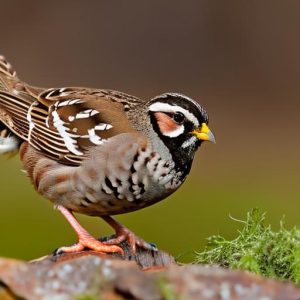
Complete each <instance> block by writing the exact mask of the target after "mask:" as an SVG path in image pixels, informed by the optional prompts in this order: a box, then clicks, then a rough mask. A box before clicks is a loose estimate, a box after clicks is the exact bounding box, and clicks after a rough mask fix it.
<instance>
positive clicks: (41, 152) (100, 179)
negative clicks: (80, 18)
mask: <svg viewBox="0 0 300 300" xmlns="http://www.w3.org/2000/svg"><path fill="white" fill-rule="evenodd" d="M203 141H212V142H214V141H215V139H214V136H213V134H212V132H211V131H210V129H209V128H208V115H207V113H206V111H205V110H204V108H203V107H202V106H201V105H200V104H198V103H197V102H196V101H194V100H193V99H191V98H189V97H187V96H185V95H182V94H179V93H164V94H162V95H159V96H157V97H154V98H153V99H150V100H149V101H144V100H141V99H139V98H136V97H133V96H130V95H127V94H125V93H121V92H118V91H114V90H107V89H91V88H82V87H64V88H48V89H43V88H37V87H33V86H30V85H28V84H26V83H24V82H23V81H21V80H20V79H19V78H18V77H17V74H16V72H15V71H14V69H13V68H12V66H11V65H10V63H9V62H7V60H6V59H5V58H4V57H3V56H0V153H12V152H15V151H19V154H20V159H21V160H22V162H23V165H24V170H25V171H26V173H27V175H28V177H29V178H30V180H31V182H32V184H33V186H34V188H35V189H36V191H37V192H38V193H39V194H41V195H42V196H44V197H45V198H47V199H49V200H50V201H51V202H52V203H53V204H54V206H55V208H57V209H58V210H59V211H60V212H61V213H62V214H63V215H64V217H65V218H66V219H67V221H68V222H69V223H70V225H71V226H72V227H73V229H74V231H75V232H76V234H77V236H78V242H77V243H76V244H74V245H72V246H67V247H61V248H60V251H62V252H77V251H82V250H83V249H85V248H87V249H91V250H94V251H98V252H103V253H113V252H118V253H121V254H122V253H123V249H122V248H121V247H120V245H119V244H120V243H121V242H123V241H125V240H126V241H127V242H128V243H129V244H130V247H131V249H132V251H133V252H134V253H136V247H137V246H138V247H142V248H146V249H153V246H152V245H151V244H149V243H146V242H145V241H143V240H142V239H140V238H139V237H137V236H136V235H135V234H134V233H133V232H131V231H130V230H129V229H127V228H126V227H125V226H123V225H122V224H120V223H118V222H117V221H116V220H115V219H114V218H113V217H111V216H112V215H117V214H123V213H127V212H131V211H135V210H138V209H141V208H144V207H146V206H149V205H152V204H154V203H156V202H158V201H160V200H163V199H165V198H166V197H167V196H169V195H170V194H172V193H173V192H175V191H176V190H177V189H178V188H179V186H181V184H182V183H183V182H184V181H185V179H186V177H187V175H188V174H189V172H190V169H191V165H192V162H193V159H194V155H195V152H196V150H197V149H198V148H199V146H200V145H201V143H202V142H203ZM73 212H75V213H81V214H85V215H90V216H98V217H101V218H102V219H103V220H104V221H106V222H107V223H108V224H109V225H110V226H111V227H112V228H114V230H115V232H116V234H115V237H114V238H111V239H110V240H108V241H102V242H101V241H99V240H97V239H96V238H94V237H92V236H91V235H90V234H89V233H88V232H87V231H86V230H85V229H84V228H83V227H82V226H81V225H80V224H79V222H78V221H77V219H76V218H75V216H74V215H73Z"/></svg>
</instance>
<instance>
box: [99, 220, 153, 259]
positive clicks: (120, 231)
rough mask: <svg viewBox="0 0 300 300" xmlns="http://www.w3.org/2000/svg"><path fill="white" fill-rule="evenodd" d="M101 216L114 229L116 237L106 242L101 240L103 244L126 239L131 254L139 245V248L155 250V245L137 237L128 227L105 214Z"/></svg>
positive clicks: (112, 243) (134, 252)
mask: <svg viewBox="0 0 300 300" xmlns="http://www.w3.org/2000/svg"><path fill="white" fill-rule="evenodd" d="M101 218H102V219H103V220H104V221H105V222H106V223H108V224H109V225H110V226H111V227H112V228H114V229H115V231H116V237H115V238H112V239H110V240H108V241H106V242H103V243H104V244H105V245H117V244H120V243H122V242H123V241H125V240H126V241H127V242H128V243H129V245H130V248H131V251H132V252H133V254H136V246H139V247H140V248H143V249H146V250H154V251H156V250H157V248H156V246H155V245H153V244H150V243H147V242H145V241H144V240H142V239H141V238H139V237H137V236H136V235H135V234H134V233H133V232H132V231H130V230H129V229H128V228H126V227H125V226H123V225H122V224H121V223H119V222H118V221H116V220H115V219H113V218H112V217H110V216H105V217H101Z"/></svg>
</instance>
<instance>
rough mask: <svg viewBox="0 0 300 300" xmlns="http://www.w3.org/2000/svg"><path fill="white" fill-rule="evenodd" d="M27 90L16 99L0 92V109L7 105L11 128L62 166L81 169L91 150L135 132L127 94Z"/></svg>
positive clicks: (67, 90) (16, 96)
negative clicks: (129, 113) (127, 106)
mask: <svg viewBox="0 0 300 300" xmlns="http://www.w3.org/2000/svg"><path fill="white" fill-rule="evenodd" d="M24 90H25V91H20V92H19V93H18V94H16V95H13V94H11V93H7V92H1V91H0V107H1V106H3V105H4V106H5V109H6V111H7V112H8V113H9V114H11V115H13V126H9V127H10V128H11V129H12V130H13V131H14V132H15V133H16V134H17V135H19V136H20V137H21V138H23V139H25V140H27V141H28V142H29V143H30V144H31V145H32V146H34V147H35V148H36V149H38V150H39V151H41V152H43V153H44V154H45V155H47V156H49V157H51V158H52V159H55V160H57V161H60V162H61V163H64V164H70V165H79V164H80V163H81V161H82V160H83V159H84V158H85V154H86V152H87V150H88V149H89V148H90V147H91V146H101V144H103V143H105V141H106V140H107V139H109V138H110V137H112V136H114V135H117V134H120V133H124V132H130V131H132V130H133V129H132V127H131V125H130V123H129V121H128V119H127V116H126V115H125V111H124V107H125V104H124V102H126V99H127V98H126V96H127V95H126V94H121V93H117V92H113V91H107V90H89V89H84V88H62V89H49V90H46V91H44V92H42V93H41V94H39V95H37V93H38V92H39V91H40V90H39V89H36V88H31V87H28V86H25V88H24ZM115 94H118V96H119V97H117V98H116V97H115ZM120 95H121V96H120ZM129 97H130V96H129ZM28 98H30V99H31V100H30V105H28ZM32 99H35V100H34V101H32ZM133 99H135V100H136V103H138V102H139V101H138V99H137V98H133ZM12 127H13V128H12Z"/></svg>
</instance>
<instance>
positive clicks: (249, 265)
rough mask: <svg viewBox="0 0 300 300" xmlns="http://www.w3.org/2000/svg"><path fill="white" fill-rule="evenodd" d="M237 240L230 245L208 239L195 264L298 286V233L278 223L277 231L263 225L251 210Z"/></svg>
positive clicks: (260, 216)
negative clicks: (258, 275)
mask: <svg viewBox="0 0 300 300" xmlns="http://www.w3.org/2000/svg"><path fill="white" fill-rule="evenodd" d="M240 222H242V223H243V224H244V226H243V228H242V229H241V230H240V231H239V234H238V236H237V237H236V238H235V239H234V240H232V241H230V240H226V239H225V238H224V237H222V236H211V237H210V238H208V245H207V247H206V249H205V250H204V251H203V252H201V253H197V258H196V262H197V263H205V264H217V265H220V266H222V267H227V268H232V269H241V270H248V271H251V272H253V273H256V274H260V275H263V276H266V277H270V278H276V279H284V280H291V281H293V282H295V283H300V230H298V229H297V228H292V229H291V230H287V229H286V228H285V227H284V221H283V220H281V222H280V228H279V230H278V231H273V230H272V229H271V226H270V225H267V226H266V225H265V214H264V213H261V212H260V211H259V210H258V209H253V210H252V211H251V212H249V213H248V214H247V219H246V221H240Z"/></svg>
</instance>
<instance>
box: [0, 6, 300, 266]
mask: <svg viewBox="0 0 300 300" xmlns="http://www.w3.org/2000/svg"><path fill="white" fill-rule="evenodd" d="M299 29H300V2H299V1H297V0H295V1H291V0H284V1H282V0H281V1H276V0H266V1H261V0H253V1H241V0H239V1H238V0H237V1H230V0H228V1H214V0H205V1H204V0H195V1H179V0H178V1H177V0H176V1H175V0H173V1H159V0H156V1H147V2H146V1H140V0H139V1H137V0H134V1H124V0H123V1H100V0H98V1H96V0H93V1H92V0H90V1H77V2H76V1H67V0H62V1H33V0H26V1H21V0H19V1H17V0H2V1H1V5H0V41H1V42H0V52H1V53H2V54H4V55H5V56H6V57H7V58H8V60H10V61H11V63H12V64H13V65H14V67H15V68H16V70H17V72H18V74H19V77H21V78H22V79H23V80H25V81H27V82H29V83H31V84H33V85H36V86H45V87H58V86H59V87H60V86H68V85H69V86H91V87H99V88H111V89H116V90H120V91H124V92H127V93H129V94H133V95H136V96H139V97H142V98H150V97H153V96H155V95H157V94H160V93H162V92H166V91H177V92H182V93H185V94H187V95H189V96H191V97H193V98H195V99H197V100H199V101H200V102H201V103H202V104H203V105H204V106H205V107H206V109H207V110H208V112H209V114H210V127H211V129H212V130H213V131H214V133H215V135H216V137H217V144H216V145H211V144H205V145H203V147H202V148H201V149H200V151H199V152H198V155H197V157H196V160H195V162H194V166H193V170H192V174H191V175H190V176H189V179H188V180H187V182H186V183H185V185H184V186H183V187H182V188H181V189H180V190H179V191H178V192H177V193H175V194H174V195H172V196H171V197H170V198H168V200H165V201H163V202H161V203H159V204H157V205H155V206H153V207H150V208H147V209H145V210H142V211H138V212H135V213H131V214H128V215H123V216H120V217H118V218H119V220H121V221H122V222H123V223H124V224H126V225H127V226H128V227H130V228H131V229H133V230H134V231H135V232H136V233H137V234H139V235H140V236H142V237H144V238H145V239H146V240H149V241H153V242H155V243H157V245H158V246H159V247H160V248H163V249H166V250H168V251H170V252H171V253H172V254H174V255H176V256H178V257H180V259H182V260H187V259H189V258H190V257H191V256H192V255H193V251H194V250H200V249H202V248H203V246H204V244H205V238H206V237H207V236H209V235H211V234H217V233H221V234H225V235H226V236H227V237H231V236H234V234H235V232H236V229H237V228H238V226H239V225H238V224H236V223H234V222H232V221H230V220H229V218H228V216H229V215H230V214H231V215H232V216H234V217H236V218H243V217H244V216H245V214H246V212H247V211H248V210H249V209H251V208H252V207H255V206H257V207H260V208H261V209H262V210H265V211H267V212H268V216H269V221H270V222H271V223H272V224H274V225H275V226H278V221H279V219H280V218H281V216H282V215H283V214H285V215H286V222H287V226H292V225H298V226H300V218H299V215H300V199H299V195H300V186H299V178H300V174H299V169H300V156H299V149H300V139H299V125H300V120H299V113H300V102H299V96H300V87H299V75H300V60H299V53H300V39H299ZM0 163H1V171H0V179H1V200H0V203H1V210H0V255H1V256H14V257H20V258H27V259H28V258H34V257H37V256H39V255H43V254H46V253H48V252H50V251H52V250H53V249H55V248H57V247H59V246H61V245H66V244H70V243H72V242H73V241H75V236H74V234H73V233H72V231H71V229H70V227H69V225H68V224H67V223H66V221H65V220H63V218H62V217H61V216H60V215H59V214H58V213H57V212H55V211H54V210H53V209H52V206H51V204H50V203H49V202H48V201H46V200H45V199H42V198H41V197H40V196H38V195H37V194H36V193H35V192H34V190H33V189H32V187H30V184H29V181H28V180H27V179H26V176H25V175H24V174H23V173H21V172H20V168H21V164H20V163H19V160H18V157H16V158H14V159H13V160H7V159H6V158H3V157H1V158H0ZM80 220H81V221H82V223H83V224H84V226H85V227H87V228H88V229H89V230H90V231H91V232H92V233H93V234H94V235H96V236H99V235H104V234H109V233H111V230H110V229H109V228H108V227H107V226H106V225H104V223H103V222H102V221H100V220H97V219H96V218H90V217H84V216H83V217H80ZM21 247H22V248H23V250H21V249H20V248H21Z"/></svg>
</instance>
